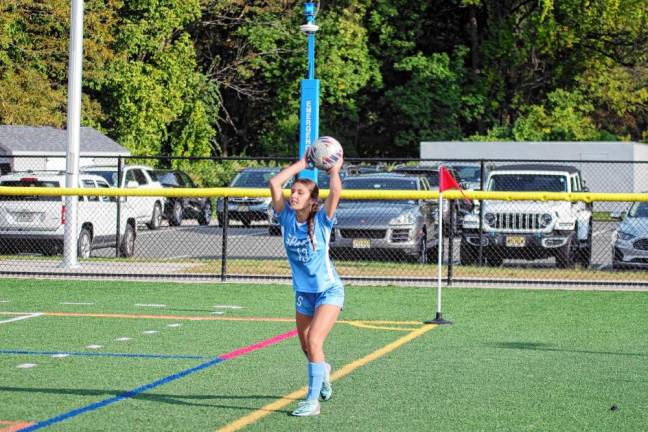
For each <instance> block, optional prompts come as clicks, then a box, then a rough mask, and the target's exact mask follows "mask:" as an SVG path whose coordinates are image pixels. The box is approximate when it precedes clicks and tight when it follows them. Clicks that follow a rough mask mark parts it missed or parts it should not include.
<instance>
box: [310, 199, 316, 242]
mask: <svg viewBox="0 0 648 432" xmlns="http://www.w3.org/2000/svg"><path fill="white" fill-rule="evenodd" d="M316 214H317V201H314V202H313V203H312V204H311V208H310V213H309V214H308V237H309V238H310V241H311V244H312V245H313V251H316V250H317V241H316V240H315V215H316Z"/></svg>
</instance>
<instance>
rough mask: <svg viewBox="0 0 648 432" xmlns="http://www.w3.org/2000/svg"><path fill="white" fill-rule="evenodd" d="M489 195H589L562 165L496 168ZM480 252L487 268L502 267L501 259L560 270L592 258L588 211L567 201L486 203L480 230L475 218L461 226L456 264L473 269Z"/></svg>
mask: <svg viewBox="0 0 648 432" xmlns="http://www.w3.org/2000/svg"><path fill="white" fill-rule="evenodd" d="M486 190H488V191H523V192H541V191H547V192H582V191H587V188H586V187H585V186H584V182H583V180H582V178H581V174H580V171H579V170H578V169H576V168H574V167H571V166H565V165H544V164H519V165H517V164H516V165H507V166H502V167H499V168H494V169H493V170H492V171H491V172H490V173H489V175H488V180H487V182H486ZM480 242H481V247H482V248H483V249H482V252H483V256H484V257H485V258H486V263H487V264H488V265H492V266H500V265H501V264H502V262H503V260H504V259H505V258H513V259H523V260H534V259H542V258H548V257H554V258H555V259H556V265H557V266H558V267H561V268H567V267H573V266H574V264H575V262H579V263H580V264H581V265H582V266H583V267H588V266H589V264H590V261H591V256H592V207H591V204H586V203H584V202H570V201H517V202H511V201H484V208H483V225H482V228H481V235H480V221H479V214H478V213H477V212H474V213H471V214H469V215H466V217H465V218H464V221H463V234H462V239H461V249H460V259H461V263H462V264H475V263H476V262H477V257H478V254H479V247H480Z"/></svg>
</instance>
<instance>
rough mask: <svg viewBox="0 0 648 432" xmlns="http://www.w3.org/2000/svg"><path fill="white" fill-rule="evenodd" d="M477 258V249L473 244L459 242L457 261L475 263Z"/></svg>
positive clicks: (464, 263) (468, 263)
mask: <svg viewBox="0 0 648 432" xmlns="http://www.w3.org/2000/svg"><path fill="white" fill-rule="evenodd" d="M478 258H479V251H478V250H477V248H476V247H475V246H471V245H469V244H466V243H461V245H460V246H459V261H460V262H461V265H475V264H477V260H478Z"/></svg>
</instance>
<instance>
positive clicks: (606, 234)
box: [0, 156, 648, 287]
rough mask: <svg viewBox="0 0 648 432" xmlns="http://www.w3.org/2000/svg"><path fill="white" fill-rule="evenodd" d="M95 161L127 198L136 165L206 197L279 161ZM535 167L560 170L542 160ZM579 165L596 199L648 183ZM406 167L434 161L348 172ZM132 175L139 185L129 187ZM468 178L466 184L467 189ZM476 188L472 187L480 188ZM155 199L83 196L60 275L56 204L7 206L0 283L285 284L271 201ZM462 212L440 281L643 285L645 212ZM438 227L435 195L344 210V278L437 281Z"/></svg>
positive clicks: (449, 233) (13, 199)
mask: <svg viewBox="0 0 648 432" xmlns="http://www.w3.org/2000/svg"><path fill="white" fill-rule="evenodd" d="M5 159H7V157H5ZM9 159H11V158H9ZM49 159H52V158H51V157H50V158H49ZM99 159H100V158H99V157H97V158H95V160H94V161H93V163H94V164H95V165H108V166H111V167H113V168H114V170H113V171H114V173H115V175H114V177H112V178H109V177H108V176H105V178H106V179H107V181H108V180H111V179H112V180H115V179H116V180H115V183H114V184H111V186H119V187H124V188H131V189H132V191H136V190H138V189H141V188H145V187H151V186H150V185H146V184H145V183H144V181H143V179H142V178H141V177H139V176H140V174H139V173H136V172H135V171H133V170H132V169H131V168H132V167H135V166H139V167H141V168H142V169H144V170H148V168H146V167H147V166H148V167H150V168H151V170H152V171H156V170H157V174H156V176H157V177H156V178H157V180H156V181H159V179H160V177H162V176H163V175H166V174H165V172H164V171H161V170H163V168H159V167H161V166H181V167H182V171H185V172H187V173H188V174H190V177H192V178H193V179H194V180H193V181H194V186H193V187H203V186H227V185H228V184H229V182H230V181H231V180H232V179H233V178H234V175H235V174H236V172H238V171H239V170H240V169H242V168H243V166H246V165H252V166H253V167H254V169H253V170H252V172H253V174H258V173H261V177H260V178H261V179H263V176H264V175H266V176H267V175H273V172H276V171H273V170H276V167H277V166H279V165H281V164H283V163H285V161H277V160H270V159H268V160H265V161H259V160H251V159H248V160H241V159H201V160H192V159H182V158H179V159H165V160H152V159H150V158H146V159H137V158H127V159H122V158H112V160H107V163H105V164H102V163H99ZM29 160H33V169H29V168H28V166H26V163H27V162H28V161H29ZM12 162H13V163H12V166H20V167H21V168H20V169H19V170H18V171H13V172H9V173H5V175H4V176H3V177H2V180H3V181H7V180H11V179H13V180H16V179H18V180H23V179H27V180H25V181H27V182H29V181H32V182H35V181H37V180H38V179H45V178H46V176H47V175H51V176H50V177H47V178H50V179H51V178H55V177H56V173H57V172H58V171H57V170H44V169H43V168H47V167H46V166H43V163H44V162H43V160H42V156H41V157H40V159H39V157H36V156H33V157H23V156H21V160H20V161H12ZM18 162H19V163H18ZM513 162H515V161H474V160H473V161H454V165H456V166H460V165H462V164H463V165H467V166H472V167H477V168H482V169H483V170H482V171H481V175H480V176H479V178H478V180H479V182H478V184H479V185H483V180H484V178H485V176H486V173H487V171H488V170H489V169H492V167H494V166H500V165H502V164H510V163H513ZM228 163H232V164H234V165H235V168H232V169H231V172H230V173H225V170H224V169H223V166H224V165H226V164H228ZM534 164H540V165H542V164H547V165H556V164H557V163H556V162H554V161H545V162H537V161H536V162H534ZM565 164H566V165H571V166H574V165H575V164H576V163H575V162H573V161H572V162H567V163H565ZM578 164H579V168H580V170H581V172H582V173H585V172H592V173H596V177H595V178H596V179H597V180H596V181H593V179H592V180H590V179H588V178H586V177H585V175H583V176H584V177H585V180H586V182H587V184H588V185H589V188H590V191H591V192H592V193H600V192H638V191H641V190H646V189H648V187H644V184H645V182H646V181H648V170H646V168H647V167H648V166H647V165H646V163H629V162H603V161H601V162H594V161H588V162H580V161H578ZM403 165H408V166H414V165H416V166H428V167H433V166H434V165H435V161H427V160H425V161H420V160H415V161H412V160H408V161H398V160H383V161H380V162H379V163H377V162H376V161H375V160H353V166H351V167H349V168H348V169H347V170H346V172H345V175H346V176H349V177H351V176H354V175H357V174H358V173H361V172H374V171H380V172H382V171H392V170H394V168H395V167H398V166H403ZM192 167H193V168H195V170H192ZM489 167H490V168H489ZM230 168H231V167H229V166H228V169H230ZM167 171H168V170H167ZM457 171H458V170H457ZM127 172H128V173H129V174H128V175H129V176H131V177H132V178H130V177H129V178H126V177H124V176H125V175H126V173H127ZM206 173H217V174H219V175H220V177H218V181H213V182H206V181H205V180H204V179H205V178H206V176H207V174H206ZM428 174H430V173H428ZM365 175H366V174H365ZM422 175H425V174H422ZM430 175H431V174H430ZM154 177H155V176H154ZM432 177H433V176H431V177H430V183H433V178H432ZM611 177H615V178H618V179H622V180H619V182H620V183H619V182H616V183H615V182H611V181H608V182H605V181H599V180H600V179H604V178H611ZM250 178H252V175H251V176H250ZM200 179H202V180H201V182H198V181H199V180H200ZM623 179H625V180H623ZM144 180H146V179H144ZM462 180H464V184H465V185H467V184H468V180H467V179H462ZM472 180H473V185H474V184H475V182H474V180H475V179H474V178H473V179H472ZM322 181H323V182H324V183H325V182H326V178H324V177H322ZM129 182H131V183H129ZM132 182H137V184H135V183H132ZM34 185H36V184H34ZM38 186H42V185H38ZM46 186H52V185H46ZM60 186H63V185H60ZM153 186H155V185H153ZM261 186H262V185H261ZM433 186H434V185H433ZM95 187H97V186H96V185H95ZM179 187H186V186H183V185H179ZM257 187H258V186H257ZM455 197H456V195H455ZM151 198H152V197H142V196H135V193H133V194H132V195H131V196H128V197H127V198H126V199H125V200H123V199H119V198H117V197H108V196H92V195H88V196H82V197H80V204H79V212H80V217H79V223H80V226H83V224H84V223H86V227H87V231H88V233H89V235H90V240H91V244H90V251H89V257H88V258H82V259H80V261H79V263H80V265H79V267H77V268H65V267H62V266H61V262H62V259H61V256H60V252H61V249H62V244H61V239H59V237H58V234H57V233H58V232H59V231H60V230H61V225H62V221H63V219H64V218H65V210H64V208H63V201H62V199H61V197H60V196H59V197H47V196H38V195H33V196H30V195H27V196H22V197H20V196H13V195H4V196H1V197H0V201H1V203H0V254H2V255H0V274H2V275H21V276H48V277H69V276H86V277H104V278H162V279H178V280H200V281H227V280H240V279H256V280H259V281H265V280H267V281H288V280H289V279H290V269H289V267H288V262H287V260H286V257H285V252H284V249H283V244H282V239H281V236H280V235H278V234H279V233H278V227H277V225H276V223H275V222H274V221H273V219H272V213H271V212H269V199H268V198H267V197H257V196H249V197H242V196H238V197H210V198H205V197H203V198H202V199H201V200H195V197H158V198H159V199H158V200H156V199H151ZM153 198H154V197H153ZM191 200H193V202H192V201H191ZM468 204H470V205H467V204H466V202H465V201H464V200H462V199H456V200H454V201H453V202H452V204H448V205H446V206H444V208H443V211H444V221H447V222H448V223H447V224H446V227H447V228H446V229H445V230H444V234H443V244H442V245H441V248H442V255H443V268H442V272H443V280H444V282H445V283H446V284H467V285H475V284H491V285H505V284H506V285H520V284H525V285H529V284H530V285H534V286H549V287H551V286H565V285H590V286H607V287H621V286H626V287H627V286H648V272H645V271H642V269H645V268H646V267H648V203H643V202H630V201H628V202H618V201H597V202H594V203H592V204H590V203H587V202H580V203H574V204H573V205H572V203H566V204H568V205H567V207H569V208H567V207H566V208H565V209H564V210H561V211H562V213H561V214H562V215H563V216H564V215H570V212H578V208H580V209H584V208H587V209H588V211H589V212H590V214H591V215H592V216H591V218H590V219H587V220H586V219H583V220H582V221H578V220H577V219H578V215H577V214H576V213H574V214H572V216H573V218H574V219H575V220H577V222H576V224H575V225H574V226H569V227H567V226H564V227H558V226H557V225H556V224H557V223H558V219H557V217H556V214H552V211H547V210H546V206H545V207H544V210H543V209H540V210H538V209H534V208H532V207H533V206H531V205H530V204H529V202H526V201H492V202H491V201H483V200H481V201H479V200H475V202H474V203H468ZM494 204H497V206H496V207H497V211H485V209H489V208H490V209H493V208H494V207H493V205H494ZM555 205H556V206H558V205H563V204H560V203H557V204H556V203H555ZM156 206H159V207H156ZM178 207H180V210H181V213H180V217H178V213H177V212H178ZM156 209H157V210H159V212H160V214H159V223H156V213H155V212H156ZM556 209H557V207H556ZM556 211H558V210H556ZM174 212H175V213H174ZM446 212H447V213H446ZM118 215H119V217H118ZM547 215H548V216H547ZM471 217H472V219H473V221H474V220H477V225H476V226H471V225H469V223H468V222H469V220H470V219H471ZM466 218H468V222H467V219H466ZM475 218H476V219H475ZM437 220H438V204H437V202H436V200H432V199H431V200H403V199H389V200H375V199H373V200H359V199H352V200H349V199H347V200H343V201H342V202H341V204H340V207H339V209H338V213H337V222H336V225H335V227H334V228H335V229H334V232H333V235H332V237H333V238H332V240H331V247H330V250H331V254H332V257H333V259H334V262H335V263H336V266H337V269H338V272H339V273H340V274H341V276H342V277H343V279H345V280H346V281H347V282H351V283H353V282H363V283H367V282H371V283H381V284H393V285H400V284H403V285H404V284H419V285H433V284H435V282H436V276H437V263H436V256H437V255H436V254H437V250H438V249H437V248H438V247H439V236H438V225H437ZM129 221H130V222H129ZM131 222H133V223H134V225H133V226H134V243H133V250H132V253H131V252H129V251H128V249H127V248H125V246H124V238H125V234H124V230H125V228H124V227H125V226H128V224H129V223H131ZM559 228H560V229H559ZM57 230H59V231H57ZM579 230H580V234H579ZM53 232H54V234H52V233H53ZM118 232H121V234H119V235H118V234H117V233H118ZM61 238H62V237H61ZM80 239H81V237H80ZM80 242H81V240H80ZM81 246H83V245H81V244H79V249H81Z"/></svg>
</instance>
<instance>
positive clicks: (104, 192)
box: [0, 186, 648, 203]
mask: <svg viewBox="0 0 648 432" xmlns="http://www.w3.org/2000/svg"><path fill="white" fill-rule="evenodd" d="M328 193H329V191H328V189H322V190H320V198H326V197H327V196H328ZM284 194H285V195H288V194H290V190H288V189H286V190H284ZM1 195H13V196H16V195H18V196H20V195H42V196H70V195H78V196H84V195H85V196H126V197H128V196H156V197H158V196H161V197H209V198H216V197H230V198H242V197H269V196H270V190H269V189H266V188H229V187H225V188H190V189H187V188H158V189H143V188H142V189H139V188H102V189H97V188H46V187H45V188H44V187H20V186H16V187H13V186H0V196H1ZM438 198H439V192H438V191H405V190H402V191H395V190H343V191H342V199H368V200H412V199H423V200H432V199H434V200H436V199H438ZM443 198H445V199H451V200H454V199H470V200H497V201H583V202H588V203H589V202H595V201H608V202H610V201H616V202H631V201H648V193H599V192H596V193H595V192H575V193H567V192H486V191H463V192H460V191H457V190H448V191H445V192H444V193H443Z"/></svg>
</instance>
